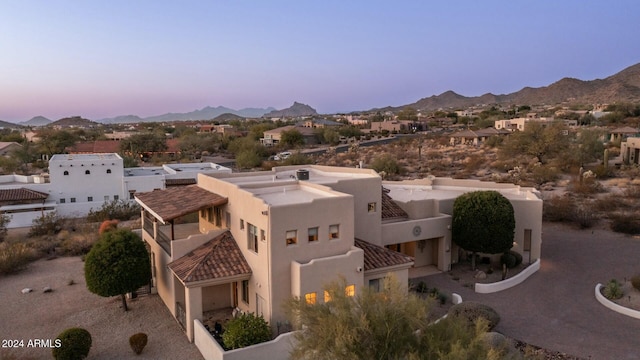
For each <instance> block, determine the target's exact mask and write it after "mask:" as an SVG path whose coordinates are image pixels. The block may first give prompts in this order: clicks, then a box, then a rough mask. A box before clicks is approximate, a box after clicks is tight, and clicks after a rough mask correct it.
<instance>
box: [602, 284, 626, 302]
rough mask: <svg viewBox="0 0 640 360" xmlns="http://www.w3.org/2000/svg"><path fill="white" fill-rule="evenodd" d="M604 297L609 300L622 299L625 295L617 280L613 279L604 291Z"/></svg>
mask: <svg viewBox="0 0 640 360" xmlns="http://www.w3.org/2000/svg"><path fill="white" fill-rule="evenodd" d="M602 295H604V297H606V298H607V299H609V300H616V299H620V298H621V297H622V295H623V293H622V285H621V284H620V283H619V282H618V280H616V279H611V280H610V281H609V282H608V283H607V285H605V286H604V288H603V289H602Z"/></svg>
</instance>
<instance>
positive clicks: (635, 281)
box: [631, 275, 640, 290]
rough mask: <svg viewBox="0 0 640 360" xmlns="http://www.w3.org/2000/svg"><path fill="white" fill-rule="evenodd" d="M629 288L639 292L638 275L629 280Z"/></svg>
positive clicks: (639, 280) (639, 282)
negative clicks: (631, 287)
mask: <svg viewBox="0 0 640 360" xmlns="http://www.w3.org/2000/svg"><path fill="white" fill-rule="evenodd" d="M631 286H633V288H634V289H636V290H640V275H636V276H634V277H632V278H631Z"/></svg>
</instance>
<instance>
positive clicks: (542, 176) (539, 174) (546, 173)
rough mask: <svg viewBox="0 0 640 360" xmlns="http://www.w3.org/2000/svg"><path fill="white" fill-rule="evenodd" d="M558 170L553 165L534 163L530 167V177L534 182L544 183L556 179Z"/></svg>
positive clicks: (558, 175) (558, 174) (558, 173)
mask: <svg viewBox="0 0 640 360" xmlns="http://www.w3.org/2000/svg"><path fill="white" fill-rule="evenodd" d="M558 177H560V170H559V169H558V168H557V167H554V166H548V165H542V164H540V165H536V166H534V167H533V168H532V169H531V178H532V180H533V182H535V183H536V184H544V183H547V182H551V181H556V180H558Z"/></svg>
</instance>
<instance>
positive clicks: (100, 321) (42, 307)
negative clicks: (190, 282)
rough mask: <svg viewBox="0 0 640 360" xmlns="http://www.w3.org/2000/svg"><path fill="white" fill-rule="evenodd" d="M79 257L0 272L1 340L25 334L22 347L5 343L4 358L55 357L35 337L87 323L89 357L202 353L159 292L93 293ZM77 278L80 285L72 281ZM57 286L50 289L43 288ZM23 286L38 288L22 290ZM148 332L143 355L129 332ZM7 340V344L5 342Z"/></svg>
mask: <svg viewBox="0 0 640 360" xmlns="http://www.w3.org/2000/svg"><path fill="white" fill-rule="evenodd" d="M83 265H84V263H83V262H82V261H81V260H80V258H79V257H60V258H57V259H53V260H38V261H36V262H34V263H32V264H30V265H29V267H28V268H27V269H26V270H24V271H22V272H20V273H18V274H14V275H9V276H0V303H1V305H0V340H9V339H13V340H23V341H24V347H22V348H20V347H19V348H12V349H9V348H6V347H4V348H2V347H0V359H43V358H51V349H49V348H33V347H32V348H28V347H27V346H28V343H29V340H34V339H55V337H56V336H57V335H58V334H59V333H61V332H62V331H64V330H65V329H67V328H70V327H82V328H85V329H87V330H88V331H89V332H90V333H91V336H92V339H93V344H92V346H91V351H90V352H89V357H88V359H128V358H135V359H202V356H201V355H200V352H199V351H198V349H197V348H196V346H195V345H193V344H191V343H189V341H188V340H187V337H186V336H185V335H184V333H183V332H182V329H181V328H180V325H178V323H177V322H176V321H175V319H173V317H172V316H171V314H170V313H169V311H168V310H167V308H166V307H165V306H164V304H163V303H162V300H160V298H159V297H158V296H157V295H147V296H141V297H139V298H138V299H133V300H128V305H129V311H128V312H124V311H123V310H122V307H121V299H120V297H114V298H103V297H100V296H98V295H95V294H92V293H90V292H89V291H88V290H87V288H86V285H85V281H84V270H83ZM70 280H73V281H74V282H75V284H74V285H68V283H69V281H70ZM45 286H49V287H51V288H52V289H53V291H52V292H50V293H44V292H43V291H42V289H43V288H44V287H45ZM23 288H31V289H33V292H31V293H28V294H22V293H21V290H22V289H23ZM138 332H144V333H146V334H147V335H148V336H149V342H148V343H147V346H146V347H145V349H144V351H143V352H142V354H141V355H138V356H137V355H135V354H134V353H133V351H132V350H131V348H130V347H129V337H130V336H131V335H133V334H135V333H138ZM2 345H6V343H4V342H3V344H2Z"/></svg>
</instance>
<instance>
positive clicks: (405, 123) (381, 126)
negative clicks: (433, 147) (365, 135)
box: [371, 120, 427, 132]
mask: <svg viewBox="0 0 640 360" xmlns="http://www.w3.org/2000/svg"><path fill="white" fill-rule="evenodd" d="M385 130H386V131H389V132H412V131H425V130H427V123H426V122H423V121H417V120H416V121H411V120H385V121H378V122H372V123H371V131H385Z"/></svg>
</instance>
